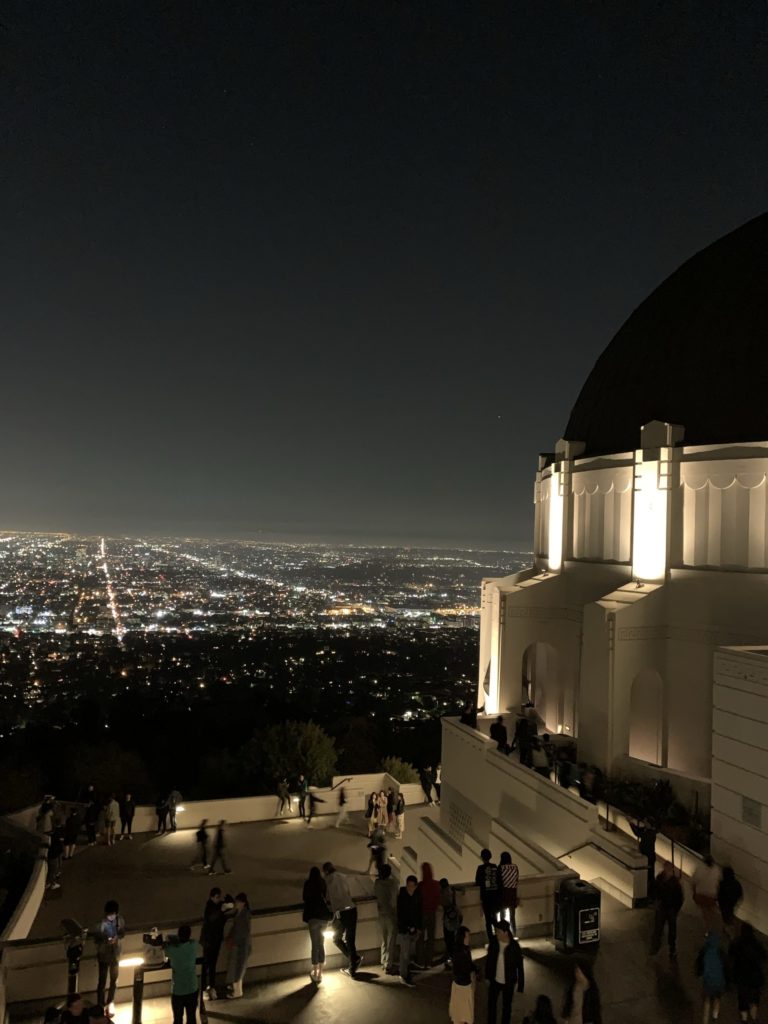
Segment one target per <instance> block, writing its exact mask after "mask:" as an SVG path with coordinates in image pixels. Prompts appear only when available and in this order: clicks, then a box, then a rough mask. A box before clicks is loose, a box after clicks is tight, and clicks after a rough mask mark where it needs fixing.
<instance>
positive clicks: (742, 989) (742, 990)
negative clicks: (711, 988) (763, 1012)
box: [729, 922, 765, 1021]
mask: <svg viewBox="0 0 768 1024" xmlns="http://www.w3.org/2000/svg"><path fill="white" fill-rule="evenodd" d="M729 953H730V959H731V976H732V978H733V982H734V984H735V985H736V994H737V998H738V1001H739V1016H740V1017H741V1019H742V1020H743V1021H746V1020H753V1021H755V1020H757V1011H758V1008H759V1006H760V994H761V992H762V990H763V986H764V985H765V949H764V948H763V945H762V943H761V942H759V940H758V938H757V936H756V935H755V931H754V928H753V927H752V925H751V924H747V923H746V922H744V924H742V926H741V929H740V931H739V934H738V936H737V938H735V939H734V940H733V942H732V943H731V948H730V950H729Z"/></svg>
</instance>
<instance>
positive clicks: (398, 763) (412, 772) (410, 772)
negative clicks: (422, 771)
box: [381, 756, 419, 783]
mask: <svg viewBox="0 0 768 1024" xmlns="http://www.w3.org/2000/svg"><path fill="white" fill-rule="evenodd" d="M381 770H382V771H383V772H387V774H388V775H391V776H392V778H393V779H396V780H397V781H398V782H402V783H405V782H418V781H419V773H418V772H417V771H416V769H415V768H414V767H413V765H412V764H409V763H408V761H403V760H402V758H399V757H392V756H390V757H385V758H384V760H383V761H382V762H381Z"/></svg>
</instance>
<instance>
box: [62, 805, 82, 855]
mask: <svg viewBox="0 0 768 1024" xmlns="http://www.w3.org/2000/svg"><path fill="white" fill-rule="evenodd" d="M79 835H80V812H79V811H78V809H77V808H76V807H70V809H69V814H68V815H67V820H66V821H65V822H64V860H71V859H72V858H73V857H74V855H75V847H76V846H77V837H78V836H79Z"/></svg>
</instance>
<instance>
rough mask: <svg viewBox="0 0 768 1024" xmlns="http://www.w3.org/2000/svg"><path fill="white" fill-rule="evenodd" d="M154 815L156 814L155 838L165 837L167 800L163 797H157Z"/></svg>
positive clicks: (166, 829)
mask: <svg viewBox="0 0 768 1024" xmlns="http://www.w3.org/2000/svg"><path fill="white" fill-rule="evenodd" d="M155 813H156V814H157V831H156V832H155V835H156V836H162V835H165V833H166V832H167V831H168V798H167V797H165V796H159V797H158V798H157V803H156V804H155Z"/></svg>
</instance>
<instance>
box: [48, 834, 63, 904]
mask: <svg viewBox="0 0 768 1024" xmlns="http://www.w3.org/2000/svg"><path fill="white" fill-rule="evenodd" d="M63 854H64V826H63V825H54V826H53V831H52V832H51V841H50V843H49V844H48V882H47V888H49V889H60V888H61V858H62V856H63Z"/></svg>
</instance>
